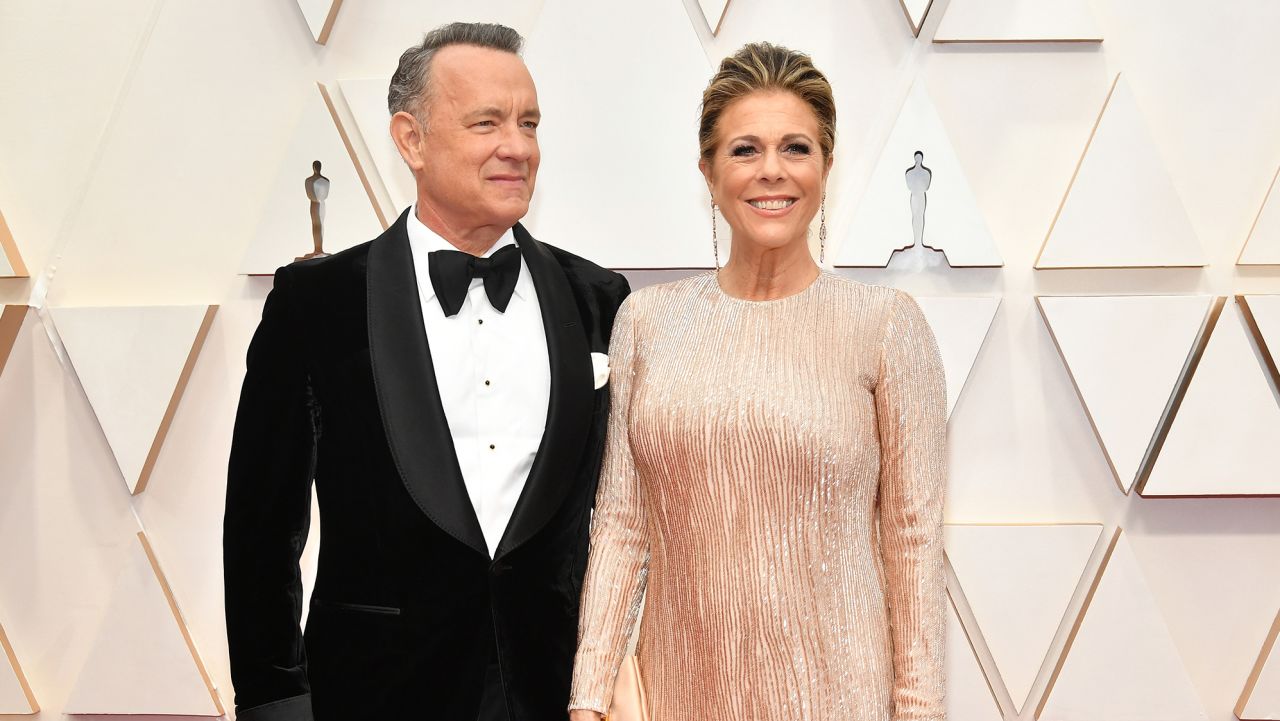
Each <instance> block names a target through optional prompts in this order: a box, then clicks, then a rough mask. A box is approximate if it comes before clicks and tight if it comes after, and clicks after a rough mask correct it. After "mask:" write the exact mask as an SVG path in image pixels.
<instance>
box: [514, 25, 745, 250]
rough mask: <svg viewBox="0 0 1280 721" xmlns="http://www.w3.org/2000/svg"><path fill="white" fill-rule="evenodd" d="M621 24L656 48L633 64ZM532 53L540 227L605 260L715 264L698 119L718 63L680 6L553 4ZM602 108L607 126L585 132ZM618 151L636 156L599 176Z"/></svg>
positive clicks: (534, 218) (535, 215) (531, 220)
mask: <svg viewBox="0 0 1280 721" xmlns="http://www.w3.org/2000/svg"><path fill="white" fill-rule="evenodd" d="M617 28H626V34H627V35H628V36H629V37H642V38H645V42H646V43H647V44H648V45H649V46H651V47H654V48H661V51H660V52H653V53H646V54H645V56H644V60H643V61H642V62H637V60H636V57H635V55H634V54H632V53H626V52H618V47H617V43H618V35H617V33H616V32H615V29H617ZM566 48H572V51H569V52H566ZM525 61H526V62H527V63H528V65H529V71H530V72H531V73H532V74H533V77H534V78H536V79H537V82H538V101H539V103H540V105H541V106H542V110H543V119H542V124H541V125H540V126H539V127H538V143H539V146H540V147H541V150H542V159H543V162H542V167H541V169H540V170H539V171H538V185H537V192H536V193H535V195H534V198H533V205H532V207H531V209H530V212H529V216H528V220H527V223H528V225H529V228H530V229H531V230H532V232H533V234H534V235H535V236H538V237H545V238H546V239H547V240H548V241H550V242H553V243H555V244H556V245H558V246H560V247H562V248H564V249H566V250H569V251H571V252H574V253H578V254H580V255H583V256H585V257H587V258H590V259H591V260H593V261H595V262H597V263H600V264H601V265H604V266H606V267H609V268H705V267H709V266H710V265H711V262H712V255H711V217H710V216H711V197H710V194H709V193H708V192H707V185H706V181H705V180H704V179H703V177H702V174H701V173H700V172H698V167H697V161H698V150H697V140H696V137H695V126H694V118H696V114H697V108H698V103H699V102H700V101H701V99H702V90H703V87H704V86H705V84H706V82H707V78H708V77H710V75H711V66H710V64H709V63H708V60H707V55H706V52H705V51H704V50H703V49H702V44H701V42H700V41H699V39H698V35H697V33H696V32H695V30H694V27H693V25H692V24H691V23H690V22H689V13H688V12H687V11H686V10H685V8H684V7H683V6H682V4H681V3H679V2H639V3H637V2H622V3H610V2H599V0H547V2H546V4H545V5H544V6H543V9H542V14H541V15H540V16H539V18H538V22H537V24H536V26H535V27H534V29H533V31H532V32H531V33H530V34H529V43H528V46H527V49H526V51H525ZM583 88H591V92H583ZM606 108H607V111H606V113H607V116H608V120H607V123H608V124H609V132H607V133H584V132H583V131H582V127H581V124H582V123H583V122H590V121H588V120H587V119H588V118H598V117H600V113H601V111H602V109H606ZM620 152H621V153H622V154H623V155H624V156H625V157H628V158H634V159H637V162H633V163H628V165H627V168H626V170H625V171H620V172H609V173H607V175H608V180H607V182H604V181H603V180H602V176H601V169H602V166H601V162H602V159H604V158H610V157H619V155H618V154H619V153H620ZM646 209H661V210H654V211H652V212H651V211H650V210H646ZM620 219H625V221H623V222H619V220H620ZM606 236H607V238H608V242H604V241H603V240H602V239H603V238H604V237H606ZM726 238H727V233H725V232H723V230H722V233H721V239H722V240H721V246H725V245H726V243H725V242H724V240H725V239H726Z"/></svg>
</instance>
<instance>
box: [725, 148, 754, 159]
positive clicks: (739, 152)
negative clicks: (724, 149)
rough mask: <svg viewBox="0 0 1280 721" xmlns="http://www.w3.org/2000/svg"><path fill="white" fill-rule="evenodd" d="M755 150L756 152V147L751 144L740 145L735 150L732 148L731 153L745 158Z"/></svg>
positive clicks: (736, 156)
mask: <svg viewBox="0 0 1280 721" xmlns="http://www.w3.org/2000/svg"><path fill="white" fill-rule="evenodd" d="M755 152H756V149H755V148H753V147H751V146H750V145H739V146H738V147H736V148H734V149H733V150H730V151H729V154H730V155H732V156H733V157H735V158H745V157H747V156H748V155H752V154H753V153H755Z"/></svg>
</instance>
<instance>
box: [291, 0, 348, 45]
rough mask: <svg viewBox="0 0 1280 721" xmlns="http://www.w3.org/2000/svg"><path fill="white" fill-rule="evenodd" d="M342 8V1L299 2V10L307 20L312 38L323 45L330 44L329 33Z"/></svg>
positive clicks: (313, 0) (317, 0)
mask: <svg viewBox="0 0 1280 721" xmlns="http://www.w3.org/2000/svg"><path fill="white" fill-rule="evenodd" d="M341 7H342V0H298V9H299V10H301V11H302V17H304V18H306V21H307V27H308V28H309V29H310V30H311V37H313V38H315V41H316V42H317V43H319V44H321V45H324V44H325V43H327V42H329V32H330V31H331V30H333V23H334V21H335V20H337V19H338V10H339V9H340V8H341Z"/></svg>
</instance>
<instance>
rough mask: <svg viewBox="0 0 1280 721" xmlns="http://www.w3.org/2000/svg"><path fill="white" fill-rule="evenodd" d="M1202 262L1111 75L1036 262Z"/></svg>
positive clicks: (1141, 125) (1124, 91)
mask: <svg viewBox="0 0 1280 721" xmlns="http://www.w3.org/2000/svg"><path fill="white" fill-rule="evenodd" d="M1205 262H1206V261H1205V255H1204V250H1203V249H1202V248H1201V247H1200V241H1199V240H1198V239H1197V238H1196V234H1195V231H1194V230H1193V229H1192V227H1191V221H1190V220H1189V219H1188V218H1187V213H1186V210H1185V209H1184V208H1183V205H1182V201H1181V200H1180V199H1179V197H1178V193H1177V191H1176V190H1175V189H1174V186H1173V181H1172V179H1170V177H1169V173H1168V171H1167V170H1166V169H1165V165H1164V160H1163V159H1162V158H1161V156H1160V151H1159V149H1158V148H1157V147H1156V145H1155V143H1154V142H1153V141H1152V139H1151V135H1150V133H1149V131H1148V129H1147V124H1146V121H1145V120H1144V119H1143V117H1142V113H1141V111H1140V110H1139V109H1138V104H1137V101H1136V100H1135V99H1134V97H1133V93H1132V92H1131V91H1130V90H1129V85H1128V84H1127V83H1126V82H1125V81H1124V79H1123V78H1122V77H1121V76H1119V75H1117V76H1116V78H1115V81H1114V83H1113V84H1112V86H1111V92H1110V93H1109V94H1108V95H1107V100H1106V102H1105V103H1104V104H1103V108H1102V112H1101V113H1100V114H1099V115H1098V121H1097V123H1096V124H1095V125H1094V128H1093V133H1092V135H1091V136H1090V138H1089V141H1088V143H1087V144H1086V145H1085V149H1084V152H1083V154H1082V155H1081V157H1080V162H1079V164H1078V165H1077V166H1076V172H1075V175H1074V176H1073V177H1072V179H1071V183H1070V184H1069V185H1068V187H1067V191H1066V194H1065V196H1064V197H1063V199H1062V203H1061V204H1060V205H1059V207H1058V214H1057V217H1055V218H1054V221H1053V223H1052V225H1051V226H1050V228H1049V232H1048V234H1047V236H1046V237H1045V241H1044V244H1043V246H1041V248H1040V255H1039V257H1038V258H1037V259H1036V267H1037V268H1128V267H1188V266H1202V265H1204V264H1205Z"/></svg>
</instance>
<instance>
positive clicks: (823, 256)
mask: <svg viewBox="0 0 1280 721" xmlns="http://www.w3.org/2000/svg"><path fill="white" fill-rule="evenodd" d="M819 207H820V208H821V210H820V211H819V212H820V213H821V220H819V221H818V263H820V264H821V263H825V262H826V261H827V194H826V193H823V194H822V205H821V206H819Z"/></svg>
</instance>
